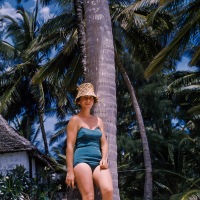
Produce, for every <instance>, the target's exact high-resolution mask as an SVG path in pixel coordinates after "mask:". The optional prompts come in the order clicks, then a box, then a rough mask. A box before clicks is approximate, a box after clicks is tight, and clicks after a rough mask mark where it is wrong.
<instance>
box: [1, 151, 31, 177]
mask: <svg viewBox="0 0 200 200" xmlns="http://www.w3.org/2000/svg"><path fill="white" fill-rule="evenodd" d="M16 165H23V166H24V167H25V169H26V170H27V171H29V158H28V154H27V152H25V151H23V152H13V153H3V154H0V174H2V175H5V174H6V173H7V172H8V171H9V170H12V169H14V168H15V167H16ZM33 169H34V168H33Z"/></svg>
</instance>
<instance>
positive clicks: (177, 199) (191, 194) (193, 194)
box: [170, 190, 200, 200]
mask: <svg viewBox="0 0 200 200" xmlns="http://www.w3.org/2000/svg"><path fill="white" fill-rule="evenodd" d="M191 199H200V190H189V191H185V192H183V193H179V194H175V195H173V196H171V197H170V200H191Z"/></svg>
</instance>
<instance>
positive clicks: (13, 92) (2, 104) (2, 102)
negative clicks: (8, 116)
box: [0, 76, 22, 113]
mask: <svg viewBox="0 0 200 200" xmlns="http://www.w3.org/2000/svg"><path fill="white" fill-rule="evenodd" d="M21 79H22V77H21V76H20V77H19V78H18V80H17V81H16V82H15V83H14V84H13V85H12V87H11V88H10V89H8V90H6V91H5V92H4V93H3V95H2V96H1V98H0V113H2V112H3V111H5V110H7V108H8V106H9V104H10V103H11V101H13V100H14V99H17V98H19V95H18V92H17V87H18V84H19V83H20V81H21ZM13 97H15V98H13Z"/></svg>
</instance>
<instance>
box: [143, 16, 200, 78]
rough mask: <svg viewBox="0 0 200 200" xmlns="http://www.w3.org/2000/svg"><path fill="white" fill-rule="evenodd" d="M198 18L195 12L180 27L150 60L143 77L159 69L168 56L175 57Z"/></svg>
mask: <svg viewBox="0 0 200 200" xmlns="http://www.w3.org/2000/svg"><path fill="white" fill-rule="evenodd" d="M199 20H200V14H197V15H196V16H195V17H194V18H192V19H190V21H188V22H187V24H185V25H184V26H183V27H182V29H181V30H180V31H179V32H178V33H177V35H176V36H175V37H174V39H173V40H172V41H171V42H170V44H169V45H168V46H167V47H165V48H164V49H162V50H161V51H160V52H159V53H158V54H157V55H156V56H155V57H154V59H153V60H152V61H151V62H150V64H149V66H148V67H147V69H146V70H145V77H149V76H151V75H152V74H153V73H155V72H158V71H160V70H161V69H162V68H163V66H164V65H163V64H164V62H165V61H166V60H167V58H169V56H170V57H171V58H175V59H176V58H177V52H178V49H180V48H183V49H184V46H185V45H186V43H187V42H188V40H189V35H190V32H191V31H193V28H194V26H195V25H196V23H197V22H198V21H199Z"/></svg>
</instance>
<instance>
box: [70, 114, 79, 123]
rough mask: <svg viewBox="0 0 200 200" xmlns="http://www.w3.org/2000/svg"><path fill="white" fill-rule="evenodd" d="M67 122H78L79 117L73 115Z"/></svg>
mask: <svg viewBox="0 0 200 200" xmlns="http://www.w3.org/2000/svg"><path fill="white" fill-rule="evenodd" d="M69 121H70V122H71V123H77V122H78V121H80V117H79V116H78V115H73V116H72V117H71V119H70V120H69Z"/></svg>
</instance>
